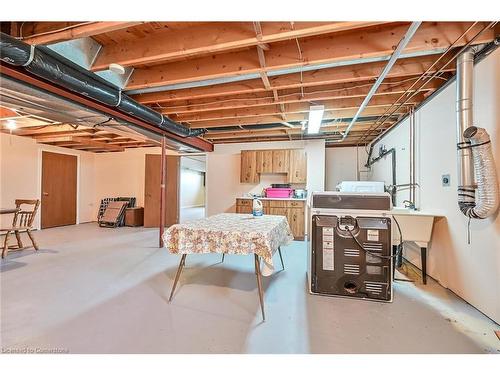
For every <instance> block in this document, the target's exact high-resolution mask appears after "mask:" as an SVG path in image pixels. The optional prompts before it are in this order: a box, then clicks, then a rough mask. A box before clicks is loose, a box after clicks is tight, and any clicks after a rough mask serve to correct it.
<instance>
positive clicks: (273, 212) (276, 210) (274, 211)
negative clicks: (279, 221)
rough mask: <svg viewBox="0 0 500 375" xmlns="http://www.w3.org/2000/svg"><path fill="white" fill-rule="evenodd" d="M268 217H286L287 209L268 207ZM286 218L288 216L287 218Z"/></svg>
mask: <svg viewBox="0 0 500 375" xmlns="http://www.w3.org/2000/svg"><path fill="white" fill-rule="evenodd" d="M269 215H280V216H287V209H286V208H285V207H279V208H278V207H269ZM287 218H288V216H287Z"/></svg>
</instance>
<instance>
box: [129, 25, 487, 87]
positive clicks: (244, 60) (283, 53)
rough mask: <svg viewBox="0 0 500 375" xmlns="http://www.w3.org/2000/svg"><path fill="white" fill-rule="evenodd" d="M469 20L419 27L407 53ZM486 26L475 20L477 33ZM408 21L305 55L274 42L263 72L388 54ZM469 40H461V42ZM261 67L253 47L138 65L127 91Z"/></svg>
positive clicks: (328, 39)
mask: <svg viewBox="0 0 500 375" xmlns="http://www.w3.org/2000/svg"><path fill="white" fill-rule="evenodd" d="M468 26H470V24H467V23H464V22H437V23H436V22H427V23H424V24H422V26H421V27H420V28H419V29H418V31H417V32H416V34H415V35H414V37H413V38H412V40H411V41H410V43H409V44H408V46H407V48H406V49H405V53H409V52H411V53H429V52H431V51H433V50H441V49H444V48H446V47H448V46H449V44H450V41H453V40H455V39H456V38H458V37H459V36H460V35H461V34H462V33H463V32H464V31H465V30H466V29H467V28H468ZM482 27H484V25H483V24H482V23H479V24H477V25H476V26H475V27H474V29H475V30H473V31H471V35H474V31H476V32H477V31H479V30H480V29H481V28H482ZM407 28H408V24H406V23H403V24H400V25H382V26H377V27H374V28H370V29H368V31H367V32H359V31H357V30H354V31H349V32H343V33H338V34H330V35H321V36H318V37H311V38H304V39H302V40H301V43H300V45H301V51H302V55H303V56H302V59H301V58H299V56H298V53H297V45H296V41H295V40H293V41H291V40H287V41H282V42H278V43H274V44H273V45H272V46H271V48H270V49H269V51H266V68H265V69H264V70H265V71H267V72H269V71H273V70H277V69H286V68H292V67H299V66H307V65H316V64H324V63H332V62H345V61H354V60H357V59H362V58H367V57H371V58H375V57H387V56H390V55H391V54H392V52H393V50H394V46H395V45H397V44H398V42H399V41H400V39H401V37H402V36H403V35H404V34H405V32H406V30H407ZM493 32H494V31H493V30H492V29H490V30H488V31H486V32H485V33H483V34H482V35H481V36H480V37H479V38H477V39H476V40H475V43H482V42H486V41H491V40H492V39H493V37H494V35H493ZM469 39H470V37H469V36H466V37H465V38H463V39H462V40H461V41H460V42H459V43H458V44H457V45H463V44H465V43H466V42H467V41H468V40H469ZM262 70H263V68H261V66H260V64H259V61H258V57H257V56H256V55H255V53H254V51H251V50H242V51H236V52H230V53H221V54H216V55H212V56H204V57H199V58H193V59H190V60H187V61H179V62H177V61H174V62H171V63H166V64H161V65H154V66H149V67H143V68H139V67H138V68H136V69H135V70H134V73H133V74H132V76H131V78H130V80H129V83H128V85H127V89H129V90H134V89H141V88H149V87H159V86H165V85H172V84H178V83H186V82H192V81H202V80H210V79H213V78H221V77H235V76H241V75H243V74H251V73H259V72H261V71H262Z"/></svg>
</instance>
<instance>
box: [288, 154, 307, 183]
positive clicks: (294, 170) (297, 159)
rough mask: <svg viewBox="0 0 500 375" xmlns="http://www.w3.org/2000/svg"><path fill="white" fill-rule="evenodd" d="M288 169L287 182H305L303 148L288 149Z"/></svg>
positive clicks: (305, 171)
mask: <svg viewBox="0 0 500 375" xmlns="http://www.w3.org/2000/svg"><path fill="white" fill-rule="evenodd" d="M289 163H290V169H289V172H288V182H290V183H295V184H304V183H306V182H307V156H306V152H305V151H304V150H290V161H289Z"/></svg>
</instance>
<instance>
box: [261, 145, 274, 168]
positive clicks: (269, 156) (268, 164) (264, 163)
mask: <svg viewBox="0 0 500 375" xmlns="http://www.w3.org/2000/svg"><path fill="white" fill-rule="evenodd" d="M257 173H274V169H273V150H261V151H257Z"/></svg>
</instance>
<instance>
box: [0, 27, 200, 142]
mask: <svg viewBox="0 0 500 375" xmlns="http://www.w3.org/2000/svg"><path fill="white" fill-rule="evenodd" d="M0 59H1V60H2V61H5V62H6V63H8V64H11V65H15V66H22V67H23V68H24V69H25V70H27V71H28V72H30V73H32V74H34V75H36V76H38V77H41V78H44V79H46V80H48V81H50V82H52V83H54V84H57V85H59V86H62V87H64V88H66V89H68V90H71V91H74V92H76V93H78V94H81V95H84V96H87V97H89V98H91V99H94V100H96V101H98V102H100V103H103V104H105V105H108V106H111V107H116V108H118V109H119V110H121V111H123V112H125V113H128V114H130V115H132V116H135V117H137V118H139V119H141V120H143V121H145V122H147V123H149V124H153V125H155V126H157V127H158V128H159V129H162V130H165V131H169V132H172V133H175V134H177V135H179V136H181V137H195V136H198V135H200V134H203V133H205V132H206V130H204V129H189V128H187V127H186V126H184V125H181V124H178V123H176V122H174V121H172V120H170V119H169V118H168V117H166V116H164V115H162V114H161V113H158V112H156V111H154V110H152V109H151V108H149V107H146V106H144V105H142V104H140V103H139V102H136V101H135V100H134V99H132V98H130V97H129V96H127V95H126V94H123V93H122V92H121V90H120V88H118V87H116V86H115V85H113V84H111V83H109V82H107V81H105V80H104V79H102V78H101V77H99V76H98V75H96V74H94V73H92V72H89V71H87V70H85V69H83V68H82V67H80V66H78V65H76V64H75V63H73V62H72V61H70V60H68V59H66V58H64V57H63V56H60V55H59V54H57V53H55V52H53V51H51V50H50V49H48V48H46V47H43V46H36V47H35V46H33V45H29V44H26V43H24V42H22V41H20V40H17V39H16V38H13V37H11V36H10V35H7V34H5V33H0Z"/></svg>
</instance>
